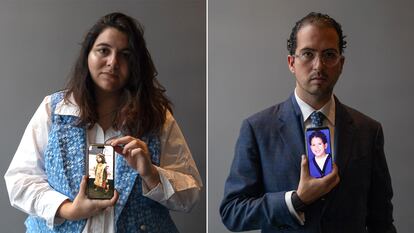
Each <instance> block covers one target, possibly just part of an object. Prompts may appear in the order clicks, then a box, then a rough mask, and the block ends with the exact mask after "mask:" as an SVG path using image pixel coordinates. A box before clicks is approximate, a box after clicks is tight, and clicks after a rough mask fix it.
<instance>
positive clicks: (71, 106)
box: [55, 94, 80, 117]
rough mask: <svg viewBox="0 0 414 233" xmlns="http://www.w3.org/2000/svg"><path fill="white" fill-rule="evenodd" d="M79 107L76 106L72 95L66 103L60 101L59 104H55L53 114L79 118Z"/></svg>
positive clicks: (63, 100)
mask: <svg viewBox="0 0 414 233" xmlns="http://www.w3.org/2000/svg"><path fill="white" fill-rule="evenodd" d="M79 113H80V111H79V106H78V105H76V102H75V98H73V94H72V95H70V97H69V99H68V101H66V100H65V99H62V100H61V101H60V102H59V103H57V104H56V108H55V114H57V115H69V116H77V117H79Z"/></svg>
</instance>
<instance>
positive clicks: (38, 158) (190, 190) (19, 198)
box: [4, 96, 202, 233]
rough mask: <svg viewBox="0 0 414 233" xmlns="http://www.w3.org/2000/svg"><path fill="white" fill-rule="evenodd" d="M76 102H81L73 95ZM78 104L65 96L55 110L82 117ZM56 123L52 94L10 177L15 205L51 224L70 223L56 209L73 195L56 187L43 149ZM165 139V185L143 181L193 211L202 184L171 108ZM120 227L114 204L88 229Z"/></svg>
mask: <svg viewBox="0 0 414 233" xmlns="http://www.w3.org/2000/svg"><path fill="white" fill-rule="evenodd" d="M70 102H72V103H75V101H74V100H73V98H71V101H70ZM72 103H67V102H65V101H63V100H62V101H61V102H59V103H58V104H57V105H56V109H55V113H56V114H59V115H73V116H78V114H79V108H78V106H77V105H74V104H72ZM50 126H51V97H50V96H47V97H45V98H44V100H43V102H42V103H41V104H40V106H39V108H38V109H37V111H36V112H35V114H34V115H33V117H32V119H31V120H30V122H29V124H28V126H27V128H26V130H25V132H24V134H23V137H22V140H21V142H20V145H19V147H18V148H17V151H16V154H15V155H14V158H13V160H12V162H11V164H10V166H9V169H8V170H7V172H6V174H5V176H4V178H5V181H6V185H7V191H8V194H9V198H10V203H11V205H12V206H13V207H15V208H17V209H19V210H21V211H23V212H25V213H27V214H30V215H35V216H38V217H41V218H43V219H45V220H46V223H47V225H48V227H50V228H52V227H53V226H55V225H59V224H61V223H63V222H64V220H63V219H60V218H58V217H56V211H57V209H58V208H59V206H60V205H61V204H62V202H63V201H65V200H66V199H68V197H67V196H65V195H63V194H61V193H59V192H57V191H55V190H54V189H53V188H52V187H50V186H49V183H48V181H47V176H46V174H45V167H44V157H43V153H44V151H45V149H46V146H47V141H48V135H49V129H50ZM87 135H88V136H87V140H88V143H104V142H105V141H106V140H108V139H110V138H112V137H114V136H117V135H119V132H117V131H115V130H114V129H113V128H110V129H108V130H106V131H105V132H104V131H103V130H102V128H101V127H100V126H99V125H98V124H95V126H94V127H93V128H92V129H90V130H88V131H87ZM160 142H161V156H160V166H159V167H156V168H157V170H158V173H159V176H160V180H161V183H159V184H158V185H157V186H156V187H155V188H153V189H152V190H149V189H148V187H146V185H145V183H144V182H142V192H143V195H144V196H146V197H148V198H150V199H152V200H154V201H157V202H159V203H161V204H162V205H164V206H165V207H167V208H168V209H170V210H176V211H184V212H188V211H190V210H191V208H192V207H193V206H194V204H195V203H196V202H197V200H198V198H199V193H200V190H201V187H202V182H201V178H200V174H199V173H198V170H197V167H196V165H195V162H194V160H193V158H192V156H191V152H190V150H189V148H188V146H187V143H186V141H185V139H184V136H183V135H182V133H181V130H180V128H179V126H178V124H177V122H176V121H175V119H174V117H173V116H172V115H171V113H170V112H168V113H167V117H166V121H165V123H164V126H163V129H162V133H161V136H160ZM114 225H115V224H114V210H113V208H108V209H106V210H105V211H103V212H102V213H100V214H98V215H96V216H93V217H90V218H89V219H88V220H87V224H86V227H85V228H84V230H83V233H89V232H106V233H112V232H114Z"/></svg>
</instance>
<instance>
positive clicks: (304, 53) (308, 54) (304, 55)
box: [301, 51, 315, 59]
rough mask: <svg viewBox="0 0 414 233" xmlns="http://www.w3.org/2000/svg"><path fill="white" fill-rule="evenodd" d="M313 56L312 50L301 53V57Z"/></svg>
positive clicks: (308, 57)
mask: <svg viewBox="0 0 414 233" xmlns="http://www.w3.org/2000/svg"><path fill="white" fill-rule="evenodd" d="M314 56H315V55H314V54H313V53H312V52H309V51H307V52H303V53H302V55H301V57H302V58H305V59H313V57H314Z"/></svg>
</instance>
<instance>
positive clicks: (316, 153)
mask: <svg viewBox="0 0 414 233" xmlns="http://www.w3.org/2000/svg"><path fill="white" fill-rule="evenodd" d="M305 141H306V155H307V156H308V164H309V173H310V175H311V176H313V177H315V178H321V177H324V176H326V175H328V174H329V173H331V172H332V161H333V158H332V145H331V133H330V130H329V128H328V127H317V128H308V129H306V133H305Z"/></svg>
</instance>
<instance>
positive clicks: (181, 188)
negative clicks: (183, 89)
mask: <svg viewBox="0 0 414 233" xmlns="http://www.w3.org/2000/svg"><path fill="white" fill-rule="evenodd" d="M160 141H161V161H160V166H159V167H157V170H158V173H159V176H160V180H161V183H159V184H158V185H157V186H156V187H155V188H153V189H152V190H148V187H146V185H145V184H144V182H143V193H144V196H146V197H148V198H151V199H152V200H154V201H157V202H159V203H161V204H162V205H164V206H165V207H167V208H168V209H170V210H176V211H184V212H189V211H190V210H191V209H192V207H193V206H194V204H195V203H196V202H197V201H198V199H199V195H200V190H201V187H202V181H201V177H200V174H199V173H198V170H197V167H196V165H195V162H194V160H193V158H192V155H191V152H190V150H189V148H188V146H187V143H186V141H185V138H184V136H183V134H182V133H181V130H180V128H179V126H178V124H177V122H176V121H175V119H174V117H173V116H172V115H171V113H170V112H167V117H166V122H165V123H164V126H163V129H162V134H161V137H160Z"/></svg>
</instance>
